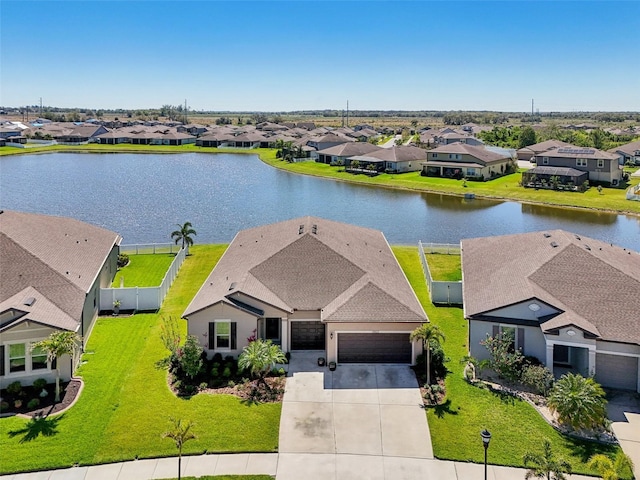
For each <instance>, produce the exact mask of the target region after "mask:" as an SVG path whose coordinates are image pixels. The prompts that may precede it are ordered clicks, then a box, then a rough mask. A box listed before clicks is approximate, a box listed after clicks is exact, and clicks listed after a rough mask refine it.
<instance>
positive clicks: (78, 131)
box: [55, 124, 108, 143]
mask: <svg viewBox="0 0 640 480" xmlns="http://www.w3.org/2000/svg"><path fill="white" fill-rule="evenodd" d="M107 132H108V130H107V129H106V128H105V127H103V126H102V125H93V124H88V125H87V124H85V125H78V126H76V127H75V128H74V129H73V130H71V132H68V133H66V132H65V133H62V134H61V135H58V136H56V137H55V139H56V140H57V141H58V142H60V143H84V142H88V141H89V140H90V139H92V138H95V137H97V136H98V135H102V134H103V133H107Z"/></svg>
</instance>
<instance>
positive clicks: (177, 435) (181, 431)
mask: <svg viewBox="0 0 640 480" xmlns="http://www.w3.org/2000/svg"><path fill="white" fill-rule="evenodd" d="M170 420H171V422H172V423H173V428H172V429H171V430H168V431H166V432H164V433H163V434H162V438H170V439H171V440H173V441H174V442H175V443H176V448H177V449H178V480H180V471H181V470H182V468H181V467H182V447H183V445H184V444H185V443H187V442H188V441H189V440H194V439H196V438H198V437H196V436H195V434H194V433H193V432H191V427H193V422H192V421H188V422H185V423H182V420H180V419H177V420H176V419H175V418H171V419H170Z"/></svg>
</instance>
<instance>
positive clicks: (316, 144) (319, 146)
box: [307, 129, 356, 150]
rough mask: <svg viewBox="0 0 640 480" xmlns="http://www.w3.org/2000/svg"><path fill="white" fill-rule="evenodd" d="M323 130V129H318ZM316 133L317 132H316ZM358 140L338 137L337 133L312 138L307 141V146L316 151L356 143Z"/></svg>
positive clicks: (344, 136) (342, 136) (343, 136)
mask: <svg viewBox="0 0 640 480" xmlns="http://www.w3.org/2000/svg"><path fill="white" fill-rule="evenodd" d="M316 130H319V131H320V130H321V129H316ZM314 132H315V131H314ZM355 141H356V139H355V138H352V137H347V136H346V135H336V134H335V133H327V134H321V135H319V136H314V137H311V138H310V139H309V140H307V145H308V146H310V147H313V148H315V149H316V150H324V149H325V148H329V147H333V146H335V145H340V144H343V143H347V142H355Z"/></svg>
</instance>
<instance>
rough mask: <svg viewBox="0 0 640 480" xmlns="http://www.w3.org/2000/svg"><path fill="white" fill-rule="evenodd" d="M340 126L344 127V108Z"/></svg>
mask: <svg viewBox="0 0 640 480" xmlns="http://www.w3.org/2000/svg"><path fill="white" fill-rule="evenodd" d="M342 126H343V127H344V110H342Z"/></svg>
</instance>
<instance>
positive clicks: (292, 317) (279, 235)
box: [183, 217, 428, 364]
mask: <svg viewBox="0 0 640 480" xmlns="http://www.w3.org/2000/svg"><path fill="white" fill-rule="evenodd" d="M183 317H185V318H186V319H187V322H188V332H189V334H190V335H195V336H196V338H198V339H199V340H200V342H201V343H202V346H203V347H204V349H205V352H206V353H207V355H208V356H209V357H211V356H213V355H214V354H215V353H221V354H222V355H223V356H226V355H233V356H237V355H238V354H239V353H240V352H242V349H243V348H244V347H245V346H246V345H247V344H248V342H249V340H248V337H251V336H252V335H255V336H257V337H258V338H261V339H267V340H271V341H272V342H274V343H275V344H277V345H280V346H281V348H282V349H283V350H284V351H285V352H290V351H295V350H317V351H318V352H317V354H318V356H319V357H325V358H326V359H327V361H335V362H340V363H354V362H355V363H400V364H411V363H414V362H415V360H416V357H417V355H418V354H419V353H420V352H421V350H422V348H421V345H420V342H412V341H411V340H410V339H409V336H410V333H411V332H412V331H413V330H414V329H415V328H416V327H417V326H419V325H421V324H422V323H424V322H427V321H428V319H427V316H426V314H425V313H424V310H423V309H422V307H421V305H420V302H418V299H417V297H416V295H415V293H414V292H413V290H412V288H411V286H410V285H409V282H408V281H407V279H406V277H405V275H404V273H403V272H402V269H401V268H400V266H399V265H398V262H397V260H396V259H395V257H394V255H393V252H392V251H391V249H390V248H389V244H388V243H387V240H386V239H385V237H384V235H383V234H382V232H380V231H377V230H372V229H368V228H362V227H356V226H354V225H348V224H344V223H339V222H334V221H330V220H324V219H322V218H316V217H302V218H296V219H293V220H287V221H284V222H280V223H276V224H273V225H265V226H262V227H256V228H251V229H249V230H243V231H240V232H238V234H237V235H236V237H235V238H234V239H233V241H232V242H231V244H230V245H229V248H228V249H227V250H226V252H225V253H224V255H223V256H222V258H221V259H220V261H219V262H218V264H217V265H216V267H215V268H214V269H213V271H212V272H211V273H210V275H209V277H208V278H207V280H206V281H205V282H204V283H203V285H202V287H201V288H200V290H199V291H198V293H197V294H196V296H195V297H194V299H193V300H192V302H191V303H190V304H189V306H188V307H187V309H186V310H185V312H184V313H183ZM294 355H295V353H294Z"/></svg>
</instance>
